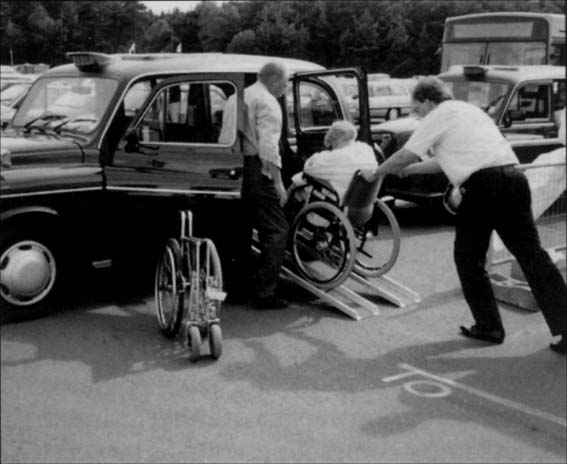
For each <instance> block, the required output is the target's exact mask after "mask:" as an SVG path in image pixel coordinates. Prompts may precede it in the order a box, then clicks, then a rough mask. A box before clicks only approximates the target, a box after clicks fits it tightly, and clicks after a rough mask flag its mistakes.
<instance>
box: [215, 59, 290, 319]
mask: <svg viewBox="0 0 567 464" xmlns="http://www.w3.org/2000/svg"><path fill="white" fill-rule="evenodd" d="M288 79H289V76H288V73H287V71H286V69H285V67H284V66H283V65H282V64H280V63H267V64H265V65H264V66H263V67H262V69H260V72H259V73H258V80H257V81H256V82H255V83H254V84H253V85H251V86H249V87H247V88H246V89H245V90H244V104H245V111H244V116H245V117H244V121H243V125H242V127H239V136H240V137H241V142H242V152H243V155H244V170H243V180H242V192H241V199H242V203H243V209H244V216H245V217H244V218H243V221H242V223H241V224H239V225H237V229H238V230H237V231H236V232H237V234H239V236H241V240H240V242H241V243H239V246H241V247H242V249H240V250H239V252H240V253H239V257H238V258H237V261H238V262H239V266H240V267H239V271H238V272H239V277H240V280H241V282H240V285H238V287H239V290H240V293H241V294H240V295H234V300H244V299H245V298H247V296H248V295H246V294H245V293H246V292H247V290H248V287H249V286H250V287H251V292H252V295H251V296H252V297H253V305H254V306H255V307H257V308H258V309H283V308H285V307H286V306H287V303H286V302H285V301H284V300H282V299H280V298H278V297H276V296H275V288H276V284H277V281H278V277H279V273H280V269H281V266H282V263H283V259H284V255H285V249H286V244H287V233H288V223H287V221H286V217H285V213H284V210H283V205H284V204H285V202H286V200H287V194H286V189H285V187H284V185H283V182H282V178H281V167H282V161H281V157H280V152H279V140H280V136H281V132H282V120H283V117H282V110H281V107H280V105H279V103H278V101H277V99H278V98H280V97H281V96H282V95H283V94H284V91H285V88H286V85H287V82H288ZM235 103H236V97H235V96H231V97H230V98H229V99H228V101H227V103H226V106H225V109H224V112H223V127H222V130H221V134H220V136H219V143H230V142H232V140H230V139H232V137H233V134H234V132H235V125H236V120H235V117H236V111H234V105H235ZM252 228H256V230H257V231H258V239H259V241H260V248H261V250H260V251H261V255H260V261H259V263H258V268H257V270H256V274H255V275H254V276H253V277H252V276H251V274H252V273H251V260H250V258H251V257H250V249H251V240H252ZM250 278H251V279H252V281H251V282H250V285H249V284H248V279H250ZM229 293H230V292H229Z"/></svg>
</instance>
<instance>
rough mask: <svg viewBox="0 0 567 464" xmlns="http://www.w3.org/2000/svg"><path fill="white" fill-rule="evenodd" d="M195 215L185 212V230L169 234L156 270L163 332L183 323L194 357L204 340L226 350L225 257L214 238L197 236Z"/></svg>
mask: <svg viewBox="0 0 567 464" xmlns="http://www.w3.org/2000/svg"><path fill="white" fill-rule="evenodd" d="M192 230H193V227H192V214H191V212H190V211H181V234H180V237H179V238H169V239H168V240H167V242H166V244H165V249H164V251H163V254H162V256H161V258H160V259H159V260H158V263H157V268H156V273H155V287H154V296H155V307H156V314H157V319H158V324H159V327H160V330H161V332H162V333H163V335H165V336H166V337H167V338H173V337H175V336H176V335H177V334H178V332H179V331H180V329H181V328H183V333H184V336H185V340H184V341H185V345H186V346H187V347H188V348H189V352H190V356H189V359H190V360H191V361H193V362H195V361H197V360H198V359H199V358H200V356H201V346H202V343H203V340H207V339H208V342H209V349H210V355H211V357H212V358H213V359H218V358H219V357H220V356H221V353H222V331H221V327H220V309H221V303H222V301H224V299H225V297H226V293H225V292H224V291H223V278H222V269H221V261H220V257H219V255H218V252H217V250H216V247H215V245H214V243H213V242H212V240H210V239H208V238H195V237H193V236H192Z"/></svg>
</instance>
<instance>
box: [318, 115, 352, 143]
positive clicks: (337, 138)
mask: <svg viewBox="0 0 567 464" xmlns="http://www.w3.org/2000/svg"><path fill="white" fill-rule="evenodd" d="M357 135H358V130H357V129H356V127H355V125H354V124H353V123H351V122H349V121H346V120H344V119H342V120H339V121H335V122H334V123H333V124H331V127H329V130H327V133H326V134H325V140H324V142H325V146H327V147H334V146H336V145H338V144H339V143H341V142H348V141H349V140H355V139H356V136H357Z"/></svg>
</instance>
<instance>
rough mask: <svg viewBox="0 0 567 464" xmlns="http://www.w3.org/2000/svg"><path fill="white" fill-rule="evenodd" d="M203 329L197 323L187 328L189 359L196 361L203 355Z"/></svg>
mask: <svg viewBox="0 0 567 464" xmlns="http://www.w3.org/2000/svg"><path fill="white" fill-rule="evenodd" d="M202 341H203V340H202V338H201V330H200V329H199V326H197V325H190V326H189V327H188V328H187V348H189V360H190V361H191V362H195V361H197V360H198V359H199V357H200V356H201V343H202Z"/></svg>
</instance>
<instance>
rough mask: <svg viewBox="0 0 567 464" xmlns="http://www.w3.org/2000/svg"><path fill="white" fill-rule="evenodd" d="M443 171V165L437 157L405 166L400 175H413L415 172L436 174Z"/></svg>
mask: <svg viewBox="0 0 567 464" xmlns="http://www.w3.org/2000/svg"><path fill="white" fill-rule="evenodd" d="M438 172H443V170H442V169H441V166H439V163H438V162H437V160H436V159H435V158H431V159H428V160H425V161H421V162H420V163H412V164H410V165H408V166H407V167H406V168H404V169H403V170H402V171H401V172H400V173H399V176H400V177H406V176H412V175H414V174H436V173H438Z"/></svg>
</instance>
